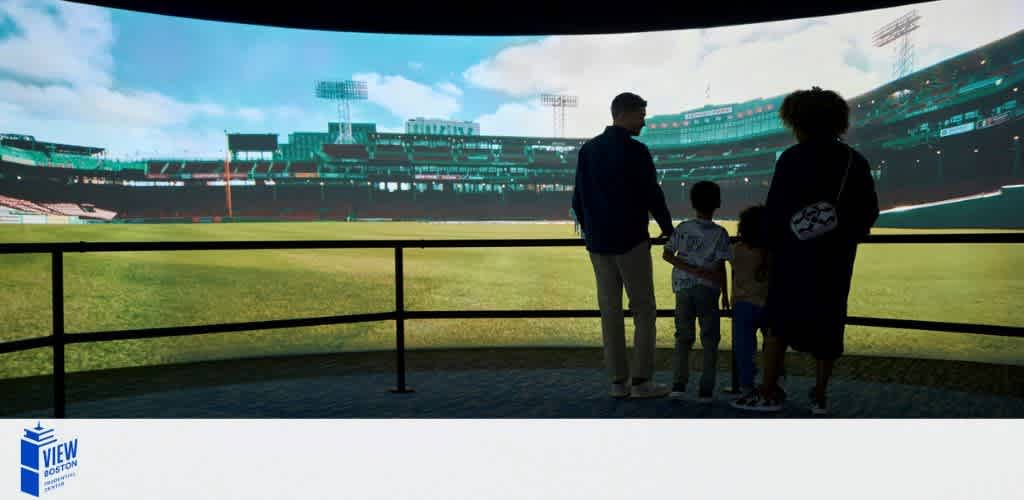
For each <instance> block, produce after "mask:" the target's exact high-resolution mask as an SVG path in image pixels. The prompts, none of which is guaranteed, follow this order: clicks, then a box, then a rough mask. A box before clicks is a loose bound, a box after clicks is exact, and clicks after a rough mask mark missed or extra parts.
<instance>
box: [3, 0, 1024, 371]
mask: <svg viewBox="0 0 1024 500" xmlns="http://www.w3.org/2000/svg"><path fill="white" fill-rule="evenodd" d="M283 8H286V7H283ZM424 22H429V20H424ZM0 54H2V55H3V56H2V57H0V134H2V137H0V242H3V243H10V242H53V241H71V242H78V241H171V240H177V241H199V240H206V241H209V240H297V239H313V240H330V239H339V238H341V239H370V240H376V239H386V238H404V239H421V238H422V239H431V238H434V239H437V238H442V239H449V238H578V237H579V236H578V235H577V234H576V233H575V232H574V225H573V224H572V214H571V212H570V199H571V196H572V189H573V183H574V171H575V167H576V162H577V151H578V149H579V147H580V145H581V144H582V143H583V142H584V141H585V140H587V139H588V138H590V137H593V136H595V135H597V134H599V133H601V132H602V131H603V129H604V127H605V126H607V125H608V124H609V123H610V122H611V117H610V111H609V107H610V102H611V99H612V98H613V97H614V96H615V95H617V94H618V93H620V92H623V91H630V92H635V93H637V94H639V95H640V96H642V97H643V98H645V99H646V100H647V102H648V106H647V121H646V127H645V128H644V129H643V131H642V133H641V134H640V135H639V136H638V137H637V139H638V140H640V141H642V142H643V143H645V144H646V145H647V146H648V148H649V149H650V151H651V154H652V155H653V158H654V161H655V166H656V169H657V175H658V180H659V182H660V183H661V186H662V189H663V191H664V192H665V196H666V198H667V200H668V203H669V208H670V211H671V213H672V215H673V217H674V218H675V219H676V220H679V219H683V218H687V217H692V216H693V211H692V208H691V207H690V202H689V200H688V190H689V188H690V187H692V186H693V184H694V183H696V182H697V181H701V180H710V181H714V182H717V183H718V184H719V185H720V186H721V189H722V207H721V209H720V210H719V211H718V213H716V214H715V217H716V219H719V220H720V221H721V222H722V224H723V225H724V226H725V227H726V228H728V230H729V231H730V232H731V233H732V234H735V229H736V224H735V222H734V219H735V218H736V216H737V214H738V213H739V212H740V211H741V210H743V209H744V208H746V207H748V206H750V205H753V204H757V203H761V202H763V200H764V197H765V194H766V193H767V191H768V188H769V185H770V183H771V179H772V175H773V172H774V166H775V162H776V159H777V158H778V156H779V155H780V154H781V152H782V151H784V150H785V149H786V148H788V147H790V146H792V145H793V143H794V139H793V137H792V135H791V134H790V132H789V131H787V130H786V129H785V128H784V127H783V126H782V124H781V122H780V121H779V118H778V108H779V106H780V103H781V101H782V99H783V98H784V97H785V95H786V94H787V93H789V92H792V91H794V90H796V89H802V88H803V89H806V88H810V87H811V86H820V87H823V88H827V89H834V90H836V91H838V92H839V93H840V94H841V95H842V96H843V97H844V98H846V99H847V100H848V102H849V104H850V107H851V112H852V116H851V125H852V126H851V131H850V133H849V134H848V136H847V138H846V140H847V141H848V142H850V143H851V144H852V145H854V146H855V147H856V148H857V149H858V150H859V151H860V152H862V153H863V154H864V156H865V157H866V158H868V160H869V162H870V164H871V169H872V174H873V176H874V178H875V184H876V189H877V191H878V194H879V198H880V202H881V205H882V207H881V208H882V209H883V211H884V213H883V214H882V215H881V217H880V218H879V221H878V223H877V224H876V228H875V231H876V232H880V233H885V232H907V231H912V230H915V229H913V228H918V229H922V228H923V229H927V230H929V231H934V230H937V229H941V230H967V231H971V232H976V231H978V230H979V228H999V229H1003V230H1006V229H1013V228H1017V229H1020V228H1024V210H1021V207H1022V206H1024V166H1022V153H1021V141H1020V136H1021V135H1024V130H1022V128H1024V127H1022V125H1024V98H1022V96H1024V92H1022V91H1021V87H1022V86H1024V4H1022V3H1021V2H1020V1H1019V0H993V1H986V2H983V3H978V2H976V1H974V0H963V1H960V0H956V1H943V2H936V3H926V4H918V5H914V6H907V7H901V8H894V9H887V10H880V11H869V12H862V13H857V14H848V15H841V16H834V17H824V18H814V19H798V20H791V21H785V22H773V23H765V24H752V25H745V26H732V27H725V28H716V29H706V30H685V31H671V32H654V33H642V34H621V35H606V36H551V37H495V38H489V37H443V36H397V35H371V34H353V33H335V32H321V31H304V30H293V29H281V28H269V27H262V26H248V25H237V24H227V23H217V22H208V21H197V20H190V19H180V18H173V17H164V16H156V15H149V14H140V13H134V12H125V11H119V10H111V9H104V8H97V7H90V6H82V5H78V4H70V3H63V2H44V1H38V0H0ZM395 221H398V222H395ZM439 222H443V224H439ZM513 223H514V224H513ZM1018 247H1019V245H1015V246H1014V245H1002V246H1000V245H973V246H961V245H864V246H862V248H861V250H860V253H859V256H858V261H857V268H856V273H857V274H856V277H855V279H854V290H853V291H852V293H851V298H850V314H852V315H856V316H869V317H883V318H910V319H922V320H933V321H948V322H960V323H980V324H998V325H1021V324H1024V309H1022V308H1021V307H1020V305H1019V303H1018V302H1019V299H1018V297H1020V290H1021V286H1022V285H1021V284H1022V283H1024V280H1022V277H1021V273H1020V271H1019V270H1020V269H1022V266H1024V260H1022V253H1021V249H1020V248H1018ZM656 250H658V251H660V249H656ZM391 252H392V251H390V250H346V251H324V252H312V251H273V252H271V251H239V252H131V253H85V254H72V253H68V254H66V255H65V256H64V260H65V268H64V279H65V292H64V296H65V297H66V304H65V307H66V315H65V322H66V328H67V331H69V332H96V331H111V330H126V329H138V328H153V327H162V326H181V325H195V324H204V323H221V322H225V321H261V320H271V319H281V318H295V317H315V316H331V315H336V314H351V313H372V312H380V311H381V310H382V309H383V310H391V308H392V307H393V306H392V305H393V304H394V302H393V301H394V297H395V295H394V294H395V292H394V289H393V288H392V287H393V286H394V276H393V272H394V261H393V260H392V259H393V254H392V253H391ZM405 265H406V274H405V275H404V276H405V283H406V287H407V293H406V305H407V307H408V308H410V309H418V310H480V309H484V310H486V309H537V308H549V309H550V308H561V309H566V308H568V309H573V308H575V309H593V308H594V307H595V303H596V299H595V296H594V289H593V283H594V282H593V273H592V269H591V267H590V263H589V261H588V260H587V258H586V256H585V253H584V252H583V250H582V249H581V248H578V247H558V248H535V249H526V248H517V249H512V248H478V249H458V250H452V249H427V250H413V249H409V250H408V251H407V256H406V264H405ZM49 266H50V256H48V255H4V256H0V270H2V271H3V273H2V274H3V276H4V280H3V283H4V286H3V287H0V318H2V319H3V324H4V325H5V329H4V330H3V331H2V332H0V341H6V340H13V339H20V338H29V337H33V336H39V335H43V334H46V332H48V331H49V329H50V327H51V317H50V309H49V307H50V306H49V304H50V300H51V296H50V295H49V294H50V291H49V288H48V283H49V281H48V280H49V279H50V278H49V269H50V268H49ZM669 276H670V269H669V268H668V266H667V265H666V264H663V263H661V262H660V261H657V262H656V264H655V285H656V287H657V294H658V303H659V304H660V305H661V306H662V308H665V307H671V305H670V304H671V303H672V302H673V300H674V298H673V297H672V295H671V287H670V284H669ZM474 321H475V322H474ZM495 324H499V323H494V324H491V323H488V324H486V325H483V324H481V323H480V322H479V321H478V320H466V321H457V322H454V321H437V322H413V323H411V324H410V326H409V328H410V336H409V342H410V346H411V347H414V348H415V347H425V346H434V347H450V346H467V345H471V346H483V345H486V346H493V345H505V346H507V345H539V344H543V345H587V346H596V345H600V335H597V334H596V333H595V332H596V331H597V330H595V328H596V327H595V324H594V323H592V322H589V320H578V321H577V320H558V321H546V320H545V321H540V320H538V321H532V320H531V321H525V320H524V321H522V322H516V321H506V322H500V325H501V326H500V327H495V326H494V325H495ZM664 326H665V327H668V326H669V325H667V324H666V325H664ZM394 328H395V326H394V324H392V323H387V322H381V323H372V324H359V325H348V326H344V327H342V326H334V327H317V328H312V329H305V330H303V329H296V330H289V331H286V332H283V333H282V332H254V333H251V334H250V333H246V334H244V335H235V336H206V337H201V338H194V339H193V338H191V337H189V338H187V339H185V338H181V339H175V338H170V339H150V340H146V341H138V342H128V343H120V342H115V343H112V344H110V343H108V344H102V345H100V344H96V345H93V344H83V345H81V346H76V347H75V349H72V350H71V351H70V352H71V354H69V358H68V359H69V365H68V366H69V368H68V369H69V370H77V369H87V368H95V367H102V366H123V365H136V364H149V363H168V362H178V361H195V360H199V359H217V358H225V357H227V358H230V357H237V356H248V355H266V354H268V353H305V352H337V351H338V350H339V349H342V350H346V349H390V348H392V347H393V346H394ZM850 330H856V331H857V333H856V334H853V335H850V337H849V340H848V343H847V348H848V350H849V351H850V352H854V353H869V354H880V355H885V356H891V355H909V356H923V357H940V358H946V357H954V358H957V359H967V360H971V361H982V362H995V363H1011V364H1020V363H1021V362H1022V361H1021V360H1024V353H1022V350H1021V345H1020V343H1019V342H1016V343H1014V342H1015V341H1017V340H1018V339H1002V338H999V339H994V338H990V337H977V336H963V335H959V336H958V335H952V334H943V336H941V337H940V336H936V335H932V334H929V333H927V332H917V333H907V332H903V333H900V334H899V335H894V334H892V332H890V331H887V330H880V329H868V328H859V329H858V328H857V327H851V328H850ZM666 331H668V330H666ZM338 332H348V334H346V335H338ZM271 333H274V335H276V336H270V335H271ZM278 333H280V334H281V335H277V334H278ZM965 337H967V338H965ZM237 339H242V340H241V341H239V340H237ZM186 340H187V341H186ZM260 341H262V342H264V344H262V347H259V346H260V345H261V344H260ZM667 341H668V342H671V339H670V338H668V339H667ZM115 344H116V347H111V346H112V345H115ZM667 345H671V344H667ZM268 346H269V347H268ZM36 351H39V352H36ZM36 351H32V353H28V354H26V353H18V355H19V356H21V355H22V354H24V356H25V357H23V358H22V357H19V358H17V360H14V361H10V362H7V361H5V362H4V363H3V364H2V365H0V366H3V368H2V369H0V377H11V376H19V375H28V374H36V373H41V372H45V371H46V368H45V367H47V366H49V364H48V363H49V362H50V361H49V358H47V356H49V355H50V354H49V351H46V352H42V351H44V350H36Z"/></svg>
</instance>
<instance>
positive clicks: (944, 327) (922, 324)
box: [405, 309, 1024, 337]
mask: <svg viewBox="0 0 1024 500" xmlns="http://www.w3.org/2000/svg"><path fill="white" fill-rule="evenodd" d="M624 314H625V316H626V317H632V316H633V313H632V312H631V311H629V310H626V311H624ZM673 316H675V311H674V310H673V309H659V310H658V317H659V318H671V317H673ZM721 316H722V317H723V318H728V317H731V316H732V311H731V310H723V311H722V312H721ZM405 317H406V318H407V319H540V318H600V317H601V313H600V311H598V310H596V309H594V310H591V309H565V310H529V309H506V310H479V311H405ZM846 324H847V325H855V326H871V327H882V328H899V329H903V330H928V331H937V332H949V333H974V334H980V335H996V336H1001V337H1024V327H1020V326H1003V325H979V324H973V323H948V322H942V321H919V320H913V319H892V318H871V317H861V316H848V317H847V318H846Z"/></svg>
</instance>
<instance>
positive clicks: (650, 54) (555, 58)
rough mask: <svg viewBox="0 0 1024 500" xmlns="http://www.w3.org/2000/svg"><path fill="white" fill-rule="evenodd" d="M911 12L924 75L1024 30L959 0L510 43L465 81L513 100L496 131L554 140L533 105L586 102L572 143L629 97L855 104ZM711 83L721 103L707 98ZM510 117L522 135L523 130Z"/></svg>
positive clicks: (875, 80) (662, 110) (651, 108)
mask: <svg viewBox="0 0 1024 500" xmlns="http://www.w3.org/2000/svg"><path fill="white" fill-rule="evenodd" d="M911 9H917V10H918V12H919V13H920V14H921V15H922V21H921V24H922V27H921V28H920V29H919V30H918V31H916V32H914V34H913V38H914V43H915V45H916V47H917V60H918V64H917V68H921V67H924V66H926V65H930V64H934V63H936V62H939V61H941V60H943V59H946V58H949V57H951V56H954V55H956V54H958V53H962V52H964V51H968V50H971V49H974V48H977V47H978V46H980V45H982V44H984V43H987V42H990V41H992V40H994V39H996V38H999V37H1002V36H1006V35H1008V34H1011V33H1014V32H1016V31H1017V30H1020V29H1021V28H1022V27H1024V21H1022V20H1024V3H1022V2H1020V1H1019V0H992V1H989V2H986V3H985V4H984V5H983V6H981V5H979V4H978V3H977V2H974V1H972V0H948V1H944V2H938V3H928V4H919V5H914V6H907V7H900V8H893V9H885V10H879V11H870V12H864V13H855V14H847V15H842V16H832V17H827V18H817V19H805V20H792V21H782V22H775V23H763V24H757V25H745V26H732V27H727V28H714V29H708V30H690V31H674V32H656V33H645V34H628V35H600V36H557V37H547V38H544V39H542V40H540V41H536V42H531V43H526V44H520V45H515V46H512V47H508V48H506V49H504V50H502V51H500V52H499V53H497V54H496V55H494V56H492V57H490V58H487V59H485V60H483V61H481V62H480V63H478V64H476V65H474V66H472V67H470V68H468V69H467V70H466V71H465V72H464V73H463V77H464V78H465V79H466V81H467V82H468V83H469V84H470V85H473V86H476V87H480V88H484V89H489V90H494V91H497V92H500V93H503V94H505V95H507V96H508V97H509V98H510V100H511V101H512V102H508V103H505V104H503V105H501V106H500V107H499V108H498V109H497V110H495V111H494V112H492V113H490V114H486V115H484V116H481V117H480V118H479V120H480V122H481V124H482V126H483V124H485V123H486V124H487V126H484V127H483V128H484V129H485V133H496V132H495V131H498V130H500V131H507V132H508V133H514V134H522V133H526V132H525V131H534V130H543V131H544V135H547V134H550V131H551V125H550V123H551V121H552V119H551V110H550V109H547V108H543V107H541V106H539V105H537V104H536V103H534V102H532V101H531V100H532V99H535V98H536V97H537V96H538V95H539V94H542V93H567V94H572V95H577V96H579V106H580V107H579V108H576V109H572V108H570V109H568V110H567V113H566V114H567V117H568V119H567V124H566V133H567V135H570V136H590V135H593V134H596V133H598V132H600V130H601V129H602V128H603V127H604V125H605V124H607V123H608V122H610V119H611V118H610V116H609V111H608V105H609V103H610V102H611V99H612V98H613V97H614V96H615V95H616V94H618V93H619V92H622V91H631V92H636V93H638V94H640V95H641V96H643V97H644V98H645V99H647V101H648V114H649V115H654V114H667V113H677V112H679V111H682V110H685V109H692V108H697V107H700V106H703V105H705V104H709V103H710V104H723V103H729V102H737V101H745V100H749V99H753V98H757V97H770V96H774V95H779V94H783V93H786V92H790V91H792V90H795V89H798V88H808V87H810V86H812V85H819V86H821V87H826V88H832V89H835V90H837V91H839V92H840V93H841V94H843V95H844V96H845V97H853V96H856V95H858V94H861V93H863V92H866V91H868V90H871V89H872V88H874V87H876V86H878V85H879V84H882V83H884V82H886V81H888V80H889V79H890V71H891V66H892V51H891V49H889V48H887V47H886V48H876V47H874V46H873V45H872V43H871V35H872V33H873V32H874V30H875V29H877V28H879V27H881V26H882V25H884V24H885V23H887V22H889V21H891V20H893V19H895V18H896V17H898V16H899V15H902V14H904V13H906V12H908V11H910V10H911ZM709 85H710V98H708V97H706V95H705V91H706V89H707V88H708V86H709ZM523 100H527V103H526V104H523ZM517 103H518V104H517ZM506 121H507V122H508V123H509V124H515V125H514V126H515V127H521V128H520V129H512V128H511V127H510V126H509V125H506ZM538 124H540V125H538ZM503 133H504V132H503Z"/></svg>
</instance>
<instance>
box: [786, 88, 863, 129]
mask: <svg viewBox="0 0 1024 500" xmlns="http://www.w3.org/2000/svg"><path fill="white" fill-rule="evenodd" d="M779 118H781V119H782V123H784V124H785V125H786V126H787V127H789V128H791V129H793V131H794V132H797V133H798V134H800V135H802V136H804V137H826V138H833V137H839V136H841V135H843V134H845V133H846V131H847V130H848V129H849V128H850V106H849V105H847V104H846V101H845V100H843V98H842V97H841V96H840V95H839V94H837V93H835V92H833V91H831V90H822V89H821V88H820V87H812V88H811V90H797V91H796V92H793V93H792V94H789V95H788V96H786V98H785V99H784V100H783V101H782V107H780V108H779Z"/></svg>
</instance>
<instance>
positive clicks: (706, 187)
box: [690, 181, 722, 214]
mask: <svg viewBox="0 0 1024 500" xmlns="http://www.w3.org/2000/svg"><path fill="white" fill-rule="evenodd" d="M690 203H691V204H693V209H694V210H696V211H698V212H701V213H705V214H710V213H712V212H714V211H715V210H718V208H719V207H721V206H722V190H721V189H720V188H719V187H718V184H715V183H714V182H711V181H700V182H698V183H696V184H694V185H693V187H692V188H690Z"/></svg>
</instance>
